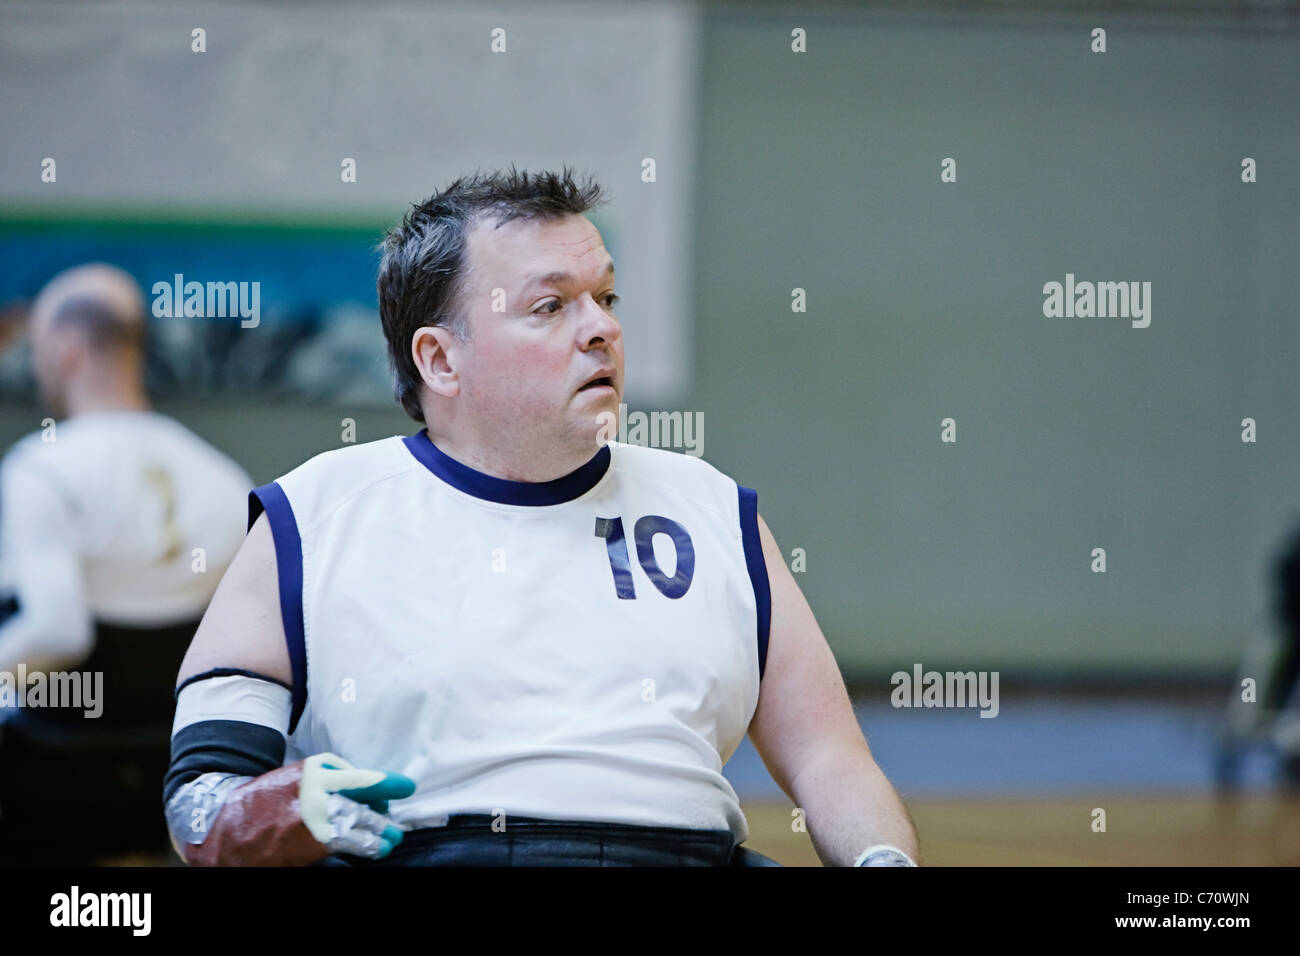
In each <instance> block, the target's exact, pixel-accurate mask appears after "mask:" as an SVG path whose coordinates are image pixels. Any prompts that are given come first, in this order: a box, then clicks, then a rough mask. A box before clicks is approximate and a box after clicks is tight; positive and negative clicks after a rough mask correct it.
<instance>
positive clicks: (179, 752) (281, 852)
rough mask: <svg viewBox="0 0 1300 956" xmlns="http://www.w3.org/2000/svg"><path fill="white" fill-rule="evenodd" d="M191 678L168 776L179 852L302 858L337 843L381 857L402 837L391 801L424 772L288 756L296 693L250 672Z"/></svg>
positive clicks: (241, 862)
mask: <svg viewBox="0 0 1300 956" xmlns="http://www.w3.org/2000/svg"><path fill="white" fill-rule="evenodd" d="M202 678H204V679H201V680H200V681H199V682H196V683H192V684H188V685H187V686H183V687H182V689H181V691H180V693H179V695H178V699H177V710H176V722H175V725H174V728H173V734H172V764H171V768H170V769H169V770H168V772H167V777H166V780H165V781H164V784H163V803H164V806H165V809H166V817H167V826H168V830H169V831H170V833H171V836H172V844H173V846H174V847H175V848H176V852H177V853H178V854H180V855H181V857H182V858H183V859H184V860H185V861H186V862H187V863H191V864H197V865H207V866H213V865H220V866H302V865H307V864H310V863H314V862H316V861H318V860H320V859H323V858H324V857H326V856H328V855H329V854H331V853H348V854H354V855H357V856H365V857H370V858H378V857H383V856H386V855H387V854H388V853H389V852H391V851H392V849H393V847H394V846H396V845H397V844H398V843H400V842H401V840H402V828H401V827H400V826H398V825H397V824H396V823H394V821H393V820H391V819H390V818H389V817H388V816H387V813H388V801H389V800H394V799H402V798H404V797H409V796H410V795H411V794H412V793H414V792H415V782H414V781H413V780H410V779H409V778H407V777H403V776H401V775H400V774H391V773H385V772H383V771H379V770H367V769H363V768H357V767H353V766H352V765H351V764H350V763H348V762H347V761H346V760H344V759H343V758H341V757H338V756H336V755H334V754H329V753H324V754H315V755H314V756H311V757H308V758H307V759H306V760H300V761H297V762H295V763H291V764H287V765H284V766H281V764H282V763H283V760H284V756H285V751H286V741H285V736H284V728H285V727H286V726H287V724H288V715H289V707H290V694H289V691H288V689H287V688H285V687H283V686H282V685H280V684H279V683H278V682H277V681H274V680H270V679H268V678H263V677H260V676H258V675H254V674H249V673H238V672H237V673H233V674H232V673H229V672H226V671H223V672H210V673H209V674H206V675H202Z"/></svg>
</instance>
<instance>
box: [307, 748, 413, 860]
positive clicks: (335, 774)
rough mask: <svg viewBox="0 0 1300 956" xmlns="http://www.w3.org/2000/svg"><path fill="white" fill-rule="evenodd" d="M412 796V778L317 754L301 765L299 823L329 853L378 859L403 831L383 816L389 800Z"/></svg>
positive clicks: (336, 756) (400, 839)
mask: <svg viewBox="0 0 1300 956" xmlns="http://www.w3.org/2000/svg"><path fill="white" fill-rule="evenodd" d="M413 793H415V781H414V780H412V779H411V778H410V777H404V776H402V775H401V774H399V773H385V772H384V771H382V770H363V769H360V768H357V767H354V766H352V764H350V763H348V762H347V761H346V760H344V759H343V758H342V757H340V756H338V755H337V754H331V753H320V754H316V755H314V756H311V757H308V758H307V759H306V760H304V761H303V765H302V781H301V782H300V784H299V787H298V804H299V809H300V812H301V813H302V822H303V823H304V824H305V825H306V827H307V829H308V830H310V831H311V835H312V836H314V837H315V838H316V839H317V840H318V841H319V842H321V843H323V844H324V845H325V847H326V848H327V849H328V850H329V851H330V852H331V853H348V854H351V855H353V856H364V857H369V858H371V859H379V858H382V857H385V856H387V855H388V854H389V853H391V852H392V850H393V847H395V846H397V845H398V844H399V843H401V842H402V835H403V833H402V830H403V828H402V827H401V826H400V825H398V824H397V823H395V822H394V821H393V820H392V819H390V818H389V817H388V816H387V813H388V801H389V800H401V799H402V798H404V797H409V796H410V795H411V794H413Z"/></svg>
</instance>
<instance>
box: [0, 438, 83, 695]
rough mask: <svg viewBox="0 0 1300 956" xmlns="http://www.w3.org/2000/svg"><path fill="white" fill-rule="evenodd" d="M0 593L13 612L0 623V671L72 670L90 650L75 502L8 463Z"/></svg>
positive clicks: (2, 497) (0, 520) (3, 481)
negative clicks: (3, 573) (21, 666)
mask: <svg viewBox="0 0 1300 956" xmlns="http://www.w3.org/2000/svg"><path fill="white" fill-rule="evenodd" d="M0 509H3V510H2V511H0V536H2V537H0V558H3V561H4V564H5V567H6V579H7V580H6V581H5V582H3V587H4V588H5V589H6V590H8V591H10V594H8V595H2V596H5V597H12V598H13V600H14V602H15V604H16V605H17V611H16V613H14V614H13V616H12V617H9V618H8V619H7V620H6V621H5V623H4V624H3V625H0V671H9V672H11V673H12V672H13V671H14V670H15V669H16V668H17V665H19V664H26V665H27V667H28V668H29V669H32V670H37V669H41V670H43V669H47V668H53V667H57V666H64V665H69V664H76V663H77V662H79V661H81V660H84V659H85V657H86V656H87V655H88V654H89V653H90V651H91V649H92V648H93V646H94V639H95V635H94V627H93V622H92V620H91V614H90V609H89V607H88V605H87V603H86V594H85V582H84V579H83V577H82V572H81V552H80V544H79V537H78V534H77V516H76V514H75V513H74V504H73V500H72V498H71V497H70V493H69V492H68V491H67V490H66V489H61V488H60V487H59V486H58V484H57V482H56V480H55V479H54V478H53V477H52V476H48V475H42V474H40V473H39V472H38V471H37V469H35V468H33V467H29V466H27V465H24V464H22V463H16V462H15V461H14V460H13V459H12V458H6V459H5V462H4V466H3V468H0Z"/></svg>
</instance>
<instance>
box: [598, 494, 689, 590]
mask: <svg viewBox="0 0 1300 956" xmlns="http://www.w3.org/2000/svg"><path fill="white" fill-rule="evenodd" d="M657 534H666V535H668V537H670V538H672V541H673V547H674V548H676V549H677V566H676V568H674V569H673V576H672V577H669V576H668V575H666V574H664V572H663V568H661V567H659V560H658V559H657V558H656V557H655V549H654V536H655V535H657ZM596 537H598V538H604V539H605V551H606V552H607V553H608V555H609V569H610V571H611V572H612V573H613V575H614V591H615V593H617V594H618V596H619V597H620V598H622V599H624V600H629V601H630V600H633V599H635V598H636V585H635V584H634V583H633V581H632V562H631V560H630V559H629V557H628V553H627V538H626V537H624V535H623V519H622V518H597V519H596ZM632 538H633V540H634V541H635V542H636V559H637V562H638V563H639V564H640V565H641V569H642V570H643V571H645V573H646V577H648V578H649V579H650V583H651V584H653V585H654V586H655V587H656V588H658V589H659V591H660V593H661V594H663V596H664V597H668V598H679V597H681V596H682V595H683V594H685V593H686V591H687V590H688V589H689V588H690V586H691V578H693V577H694V576H695V547H694V545H693V544H692V543H691V536H690V534H689V533H688V532H687V530H686V529H685V528H683V527H682V526H681V525H680V524H678V523H677V522H676V521H673V520H672V519H671V518H665V517H663V516H662V515H646V516H645V517H643V518H638V519H637V521H636V524H635V525H634V526H633V528H632Z"/></svg>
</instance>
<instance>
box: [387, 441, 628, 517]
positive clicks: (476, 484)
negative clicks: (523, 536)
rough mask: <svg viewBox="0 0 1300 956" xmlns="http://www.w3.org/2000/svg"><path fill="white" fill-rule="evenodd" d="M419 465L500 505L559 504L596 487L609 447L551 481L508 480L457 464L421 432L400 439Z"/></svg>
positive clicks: (476, 495)
mask: <svg viewBox="0 0 1300 956" xmlns="http://www.w3.org/2000/svg"><path fill="white" fill-rule="evenodd" d="M402 441H404V442H405V443H406V447H407V448H409V449H410V450H411V454H412V455H414V456H415V457H416V459H417V460H418V461H419V462H420V464H422V465H424V467H426V468H428V469H429V470H430V471H431V472H433V473H434V474H435V475H437V476H438V477H439V478H441V479H442V480H443V481H445V482H446V483H447V484H449V485H451V486H452V487H453V488H457V489H459V490H460V491H463V492H465V494H467V495H473V496H474V497H475V498H482V499H483V500H485V501H495V502H497V503H498V504H503V505H532V506H539V505H560V504H564V502H566V501H572V500H573V499H574V498H580V497H581V496H583V495H585V494H586V493H587V492H589V491H590V490H591V489H592V488H594V487H596V483H597V482H599V481H600V479H602V478H604V477H605V472H606V471H608V470H609V462H610V451H609V446H608V445H605V446H603V447H602V448H601V449H600V451H598V452H596V454H595V455H593V456H592V458H591V460H590V461H588V462H587V463H586V464H585V465H581V466H579V467H578V468H576V469H574V470H573V471H571V472H569V473H568V474H567V475H562V476H561V477H559V478H555V479H553V480H551V481H510V480H509V479H506V478H497V477H496V476H495V475H487V474H484V473H483V472H481V471H476V470H475V469H473V468H471V467H469V465H464V464H461V463H460V462H458V461H457V460H456V459H454V458H452V457H451V456H449V455H448V454H447V453H446V452H444V451H443V450H442V449H440V448H439V447H438V446H437V445H435V444H434V443H433V441H432V440H430V438H429V433H428V432H427V431H425V430H423V429H421V430H420V431H419V432H417V433H416V434H414V435H411V436H410V437H409V438H403V439H402Z"/></svg>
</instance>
